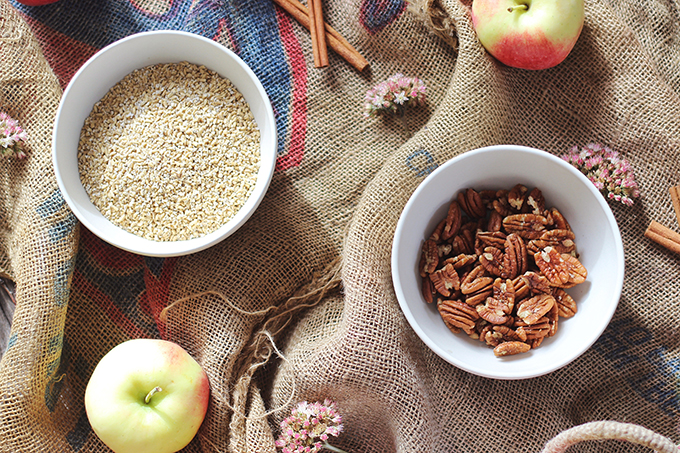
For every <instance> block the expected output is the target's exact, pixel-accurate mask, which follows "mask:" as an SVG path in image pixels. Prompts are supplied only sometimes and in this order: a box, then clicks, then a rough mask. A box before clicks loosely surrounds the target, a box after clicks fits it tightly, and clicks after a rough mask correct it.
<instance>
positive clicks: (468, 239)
mask: <svg viewBox="0 0 680 453" xmlns="http://www.w3.org/2000/svg"><path fill="white" fill-rule="evenodd" d="M451 252H452V253H455V254H460V253H467V254H472V253H474V252H475V236H474V233H473V232H472V231H470V230H461V231H460V232H459V234H457V235H456V236H454V237H453V239H452V240H451Z"/></svg>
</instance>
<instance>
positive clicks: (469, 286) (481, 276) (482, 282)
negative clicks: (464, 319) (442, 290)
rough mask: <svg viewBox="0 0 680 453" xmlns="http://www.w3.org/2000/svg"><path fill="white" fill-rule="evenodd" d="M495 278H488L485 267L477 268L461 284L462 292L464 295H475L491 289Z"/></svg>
mask: <svg viewBox="0 0 680 453" xmlns="http://www.w3.org/2000/svg"><path fill="white" fill-rule="evenodd" d="M492 284H493V278H491V277H488V276H487V274H486V270H485V269H484V266H481V265H480V266H477V267H475V268H474V269H472V270H471V271H470V272H469V273H468V274H467V275H466V276H465V278H463V280H462V281H461V283H460V290H461V292H462V293H463V294H473V293H477V292H479V291H482V290H484V289H486V288H488V289H491V285H492Z"/></svg>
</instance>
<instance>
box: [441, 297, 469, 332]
mask: <svg viewBox="0 0 680 453" xmlns="http://www.w3.org/2000/svg"><path fill="white" fill-rule="evenodd" d="M437 310H438V311H439V314H440V315H441V317H442V319H443V320H444V323H445V324H446V325H447V327H449V329H451V327H454V328H458V329H463V330H464V331H465V333H467V334H468V335H470V334H471V333H473V332H475V324H476V323H475V321H476V320H477V319H479V316H478V315H477V311H476V310H475V309H474V308H472V307H470V306H469V305H467V304H465V303H463V302H461V301H459V300H441V301H439V302H437ZM452 330H453V329H452Z"/></svg>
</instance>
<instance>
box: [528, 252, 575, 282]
mask: <svg viewBox="0 0 680 453" xmlns="http://www.w3.org/2000/svg"><path fill="white" fill-rule="evenodd" d="M534 261H535V262H536V265H537V266H538V268H539V269H540V270H541V273H542V274H543V275H545V278H547V279H548V282H550V285H552V286H564V285H567V284H568V283H569V281H570V278H571V277H570V275H569V270H570V265H569V264H568V263H567V262H566V261H564V258H562V255H561V254H560V253H559V252H558V251H557V250H555V249H554V248H552V247H546V248H544V249H543V250H541V251H539V252H537V253H535V254H534Z"/></svg>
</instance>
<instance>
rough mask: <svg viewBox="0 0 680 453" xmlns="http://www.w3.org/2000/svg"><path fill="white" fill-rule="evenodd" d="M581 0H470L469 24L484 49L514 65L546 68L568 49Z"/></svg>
mask: <svg viewBox="0 0 680 453" xmlns="http://www.w3.org/2000/svg"><path fill="white" fill-rule="evenodd" d="M584 16H585V12H584V5H583V0H473V2H472V24H473V27H474V29H475V32H476V33H477V37H478V38H479V41H480V42H481V43H482V45H483V46H484V48H486V50H487V51H488V52H489V53H490V54H491V55H493V56H494V57H495V58H496V59H497V60H499V61H500V62H501V63H504V64H506V65H507V66H511V67H514V68H522V69H533V70H539V69H548V68H552V67H553V66H557V65H558V64H560V63H561V62H562V61H564V59H565V58H567V55H569V53H570V52H571V50H572V49H573V48H574V45H575V44H576V41H577V40H578V37H579V35H580V34H581V30H582V28H583V21H584Z"/></svg>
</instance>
